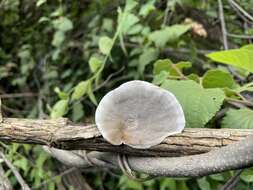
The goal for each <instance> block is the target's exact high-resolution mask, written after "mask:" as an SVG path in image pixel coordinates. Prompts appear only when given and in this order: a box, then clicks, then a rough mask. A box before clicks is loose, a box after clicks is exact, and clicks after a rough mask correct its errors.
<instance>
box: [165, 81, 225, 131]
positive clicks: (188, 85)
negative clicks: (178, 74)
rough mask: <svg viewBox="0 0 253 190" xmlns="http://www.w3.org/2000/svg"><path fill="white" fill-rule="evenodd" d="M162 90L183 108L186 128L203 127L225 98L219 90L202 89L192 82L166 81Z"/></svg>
mask: <svg viewBox="0 0 253 190" xmlns="http://www.w3.org/2000/svg"><path fill="white" fill-rule="evenodd" d="M162 88H164V89H166V90H169V91H170V92H172V93H173V94H174V95H175V96H176V98H177V99H178V101H179V102H180V104H181V105H182V107H183V110H184V114H185V118H186V126H187V127H203V126H204V125H205V124H206V123H207V122H208V121H209V120H210V119H211V118H212V117H213V116H214V115H215V113H216V112H217V111H219V109H220V107H221V105H222V103H223V100H224V98H225V95H224V92H223V91H222V90H221V89H216V88H213V89H204V88H202V87H201V86H200V85H199V84H197V83H196V82H194V81H191V80H188V81H176V80H166V81H165V82H164V83H163V84H162Z"/></svg>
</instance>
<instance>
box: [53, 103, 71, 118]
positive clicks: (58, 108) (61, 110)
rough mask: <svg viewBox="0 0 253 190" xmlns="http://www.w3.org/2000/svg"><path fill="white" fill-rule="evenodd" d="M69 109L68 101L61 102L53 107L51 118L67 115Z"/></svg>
mask: <svg viewBox="0 0 253 190" xmlns="http://www.w3.org/2000/svg"><path fill="white" fill-rule="evenodd" d="M67 108H68V100H59V101H58V102H56V103H55V105H54V106H53V109H52V111H51V114H50V116H51V118H53V119H55V118H59V117H62V116H64V115H65V114H66V112H67Z"/></svg>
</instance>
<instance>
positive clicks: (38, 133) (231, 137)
mask: <svg viewBox="0 0 253 190" xmlns="http://www.w3.org/2000/svg"><path fill="white" fill-rule="evenodd" d="M250 134H253V130H250V129H207V128H189V129H185V130H184V132H183V133H180V134H177V135H173V136H170V137H168V138H166V139H164V141H163V142H162V143H161V144H159V145H156V146H153V147H151V148H149V149H148V150H146V149H134V148H131V147H129V146H126V145H120V146H113V145H111V144H110V143H108V142H106V141H105V140H104V139H103V138H102V137H101V134H100V132H99V131H98V129H97V128H96V127H95V126H94V125H93V126H92V125H89V126H87V125H86V126H85V125H81V124H79V125H77V124H72V123H70V122H68V120H67V119H63V118H61V119H51V120H43V119H41V120H40V119H38V120H35V119H15V118H3V122H2V123H0V141H6V142H18V143H30V144H40V145H48V146H51V147H55V148H61V149H67V150H77V149H82V150H95V151H104V152H116V153H124V154H129V155H139V156H182V155H193V154H200V153H205V152H208V151H211V150H213V149H216V148H220V147H222V146H226V145H228V144H231V143H233V142H236V141H239V140H241V139H243V138H245V137H246V136H247V135H250ZM150 135H152V134H150Z"/></svg>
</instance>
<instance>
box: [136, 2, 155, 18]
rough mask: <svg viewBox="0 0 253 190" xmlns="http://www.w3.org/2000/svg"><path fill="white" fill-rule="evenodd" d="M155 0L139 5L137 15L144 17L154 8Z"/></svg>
mask: <svg viewBox="0 0 253 190" xmlns="http://www.w3.org/2000/svg"><path fill="white" fill-rule="evenodd" d="M154 3H155V0H149V1H147V3H146V4H144V5H142V6H141V9H140V12H139V15H141V16H143V17H146V16H147V15H148V14H149V13H150V12H151V11H153V10H155V6H154Z"/></svg>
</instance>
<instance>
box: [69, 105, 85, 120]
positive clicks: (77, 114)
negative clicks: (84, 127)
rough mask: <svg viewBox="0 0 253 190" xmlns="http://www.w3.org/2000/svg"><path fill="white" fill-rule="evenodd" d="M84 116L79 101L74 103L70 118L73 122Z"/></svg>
mask: <svg viewBox="0 0 253 190" xmlns="http://www.w3.org/2000/svg"><path fill="white" fill-rule="evenodd" d="M83 116H84V108H83V105H82V103H81V102H79V103H74V105H73V111H72V119H73V121H74V122H76V121H79V120H80V119H81V118H82V117H83Z"/></svg>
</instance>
